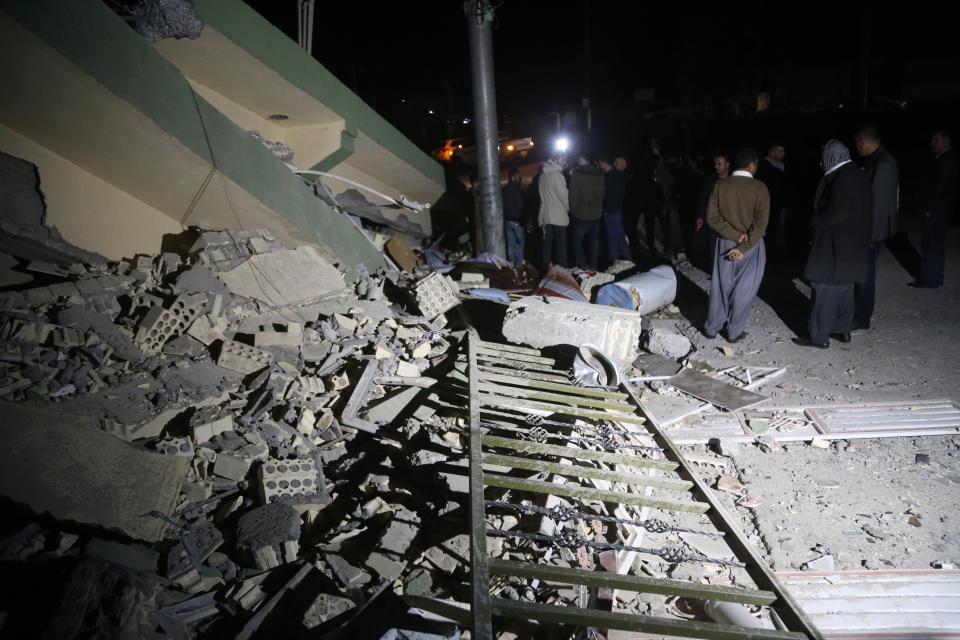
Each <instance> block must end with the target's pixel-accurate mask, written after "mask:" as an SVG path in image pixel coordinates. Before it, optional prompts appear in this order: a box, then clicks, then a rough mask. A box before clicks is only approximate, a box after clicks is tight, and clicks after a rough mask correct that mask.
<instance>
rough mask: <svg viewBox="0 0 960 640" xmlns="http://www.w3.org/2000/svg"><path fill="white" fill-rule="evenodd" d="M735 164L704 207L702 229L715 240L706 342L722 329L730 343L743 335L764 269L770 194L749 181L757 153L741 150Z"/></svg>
mask: <svg viewBox="0 0 960 640" xmlns="http://www.w3.org/2000/svg"><path fill="white" fill-rule="evenodd" d="M734 160H735V163H734V166H735V167H736V171H734V172H733V175H732V176H730V177H729V178H727V179H726V180H721V181H719V182H717V184H716V186H714V188H713V193H711V194H710V202H709V203H708V204H707V224H709V225H710V228H711V229H713V230H714V231H715V232H716V233H717V236H719V237H718V238H717V240H716V244H715V245H714V248H713V278H712V280H711V282H710V310H709V312H708V314H707V322H706V324H705V325H704V326H703V333H704V335H705V336H707V337H708V338H715V337H716V335H717V333H719V332H720V330H721V329H723V327H724V326H726V328H727V332H726V339H727V342H730V343H734V342H740V340H742V339H743V337H744V336H745V335H746V331H745V329H746V326H747V316H748V315H749V314H750V307H751V306H752V305H753V299H754V298H755V297H756V295H757V291H758V290H759V289H760V281H761V280H763V270H764V267H765V266H766V264H767V252H766V247H764V244H763V234H764V233H765V232H766V230H767V222H768V221H769V219H770V194H769V193H768V192H767V187H766V186H765V185H764V184H763V183H762V182H760V181H759V180H754V178H753V176H754V174H756V172H757V162H758V158H757V152H756V150H749V149H747V150H742V151H740V152H738V153H736V154H735V156H734Z"/></svg>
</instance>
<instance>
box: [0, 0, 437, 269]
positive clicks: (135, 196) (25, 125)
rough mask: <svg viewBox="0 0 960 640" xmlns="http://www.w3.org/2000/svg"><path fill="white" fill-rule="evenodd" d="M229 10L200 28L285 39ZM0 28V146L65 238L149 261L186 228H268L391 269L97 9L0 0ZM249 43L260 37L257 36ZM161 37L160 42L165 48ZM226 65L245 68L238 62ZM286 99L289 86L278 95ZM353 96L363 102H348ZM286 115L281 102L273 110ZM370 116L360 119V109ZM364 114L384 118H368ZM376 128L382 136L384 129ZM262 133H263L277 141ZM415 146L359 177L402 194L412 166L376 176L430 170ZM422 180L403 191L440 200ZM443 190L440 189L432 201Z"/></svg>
mask: <svg viewBox="0 0 960 640" xmlns="http://www.w3.org/2000/svg"><path fill="white" fill-rule="evenodd" d="M210 4H213V3H210ZM227 4H228V5H230V6H229V7H227V8H223V9H222V13H223V14H224V15H219V13H218V12H220V11H221V10H220V9H217V10H216V11H214V10H213V8H211V7H208V6H206V5H205V4H203V3H199V4H198V10H200V11H201V12H202V13H203V14H204V15H203V18H204V21H205V22H207V23H208V27H206V28H205V29H204V32H203V33H205V34H207V35H208V36H209V37H210V38H211V39H214V40H216V39H217V38H218V36H217V35H216V29H217V24H218V20H226V17H225V16H226V15H227V14H230V13H231V12H232V11H234V10H235V9H236V10H237V11H238V12H239V13H241V14H243V16H244V18H243V21H242V24H235V25H233V26H232V27H231V28H232V31H231V37H237V36H236V32H237V30H240V31H242V30H243V29H244V28H250V29H259V30H261V31H264V32H266V33H268V34H272V35H271V37H272V38H273V39H274V40H276V39H278V38H280V37H282V34H280V33H279V32H275V30H273V28H272V27H270V26H269V25H268V24H266V23H265V22H263V21H262V20H259V18H257V16H256V15H255V14H252V15H251V14H250V12H249V9H247V8H246V7H245V6H243V5H242V4H241V3H232V2H230V3H227ZM234 5H237V6H234ZM207 14H211V15H207ZM0 31H2V32H3V33H4V34H5V35H4V38H2V39H0V60H2V62H0V67H2V71H3V74H4V78H5V83H4V84H5V87H6V89H7V90H6V91H4V92H3V95H2V96H0V149H2V150H3V151H5V152H6V153H9V154H11V155H13V156H15V157H17V158H22V159H24V160H28V161H30V162H32V163H34V164H35V165H37V167H38V172H39V174H40V179H41V189H42V191H43V196H44V199H45V204H46V207H47V220H46V222H47V223H48V224H49V225H52V226H56V227H57V228H58V229H59V230H60V232H61V233H62V234H63V236H64V238H65V239H66V240H67V241H68V242H71V243H73V244H74V245H76V246H78V247H81V248H83V249H86V250H89V251H95V252H97V253H100V254H102V255H104V256H107V257H108V258H113V259H116V258H121V257H128V256H133V255H135V254H138V253H156V252H157V251H158V250H159V249H160V243H161V241H162V238H163V236H164V235H166V234H177V233H180V231H181V230H182V229H184V228H185V227H187V226H201V227H206V228H234V229H236V228H240V229H244V228H262V229H267V230H269V231H270V232H271V234H272V235H273V236H274V237H276V238H277V239H278V240H280V241H281V242H283V243H284V244H285V245H287V246H291V247H293V246H297V245H301V244H313V245H315V246H317V247H319V248H321V249H322V250H323V251H324V252H325V253H326V254H327V255H328V256H329V257H331V258H333V259H335V260H336V261H337V262H339V263H340V264H341V265H342V266H343V267H345V268H351V267H355V266H358V265H361V264H362V265H364V266H365V267H366V268H367V269H368V270H369V271H370V272H373V271H375V270H377V269H380V268H389V265H388V264H387V263H386V261H385V260H384V257H383V255H382V254H381V252H380V251H378V250H377V248H376V246H375V245H374V244H373V243H372V242H371V241H370V240H369V239H368V238H367V237H366V236H365V234H364V233H362V232H361V231H360V229H359V228H358V225H357V224H356V223H355V222H354V221H351V220H350V219H349V218H348V217H347V216H344V215H343V214H342V213H340V212H338V211H336V210H335V209H333V208H332V207H330V206H329V205H328V204H326V203H324V202H323V201H322V200H321V199H319V198H317V197H316V195H315V193H314V190H313V188H312V187H311V185H309V184H306V183H305V182H304V179H303V178H301V177H300V176H298V175H296V174H294V173H293V172H292V171H291V169H290V168H289V167H288V166H286V165H285V164H284V162H283V161H282V160H280V159H279V158H277V157H276V156H275V155H274V154H273V153H271V150H270V149H269V148H267V147H266V146H264V145H263V144H261V142H260V141H259V140H257V139H256V138H255V137H253V136H251V135H250V134H249V130H250V129H251V128H252V127H250V126H248V124H247V123H245V122H239V121H238V119H237V118H236V117H235V114H234V113H233V112H231V113H228V114H225V113H224V112H223V111H222V110H221V107H222V108H224V109H226V106H225V104H226V103H224V102H223V100H221V99H220V98H219V97H218V95H220V94H218V93H217V92H215V91H212V90H211V91H207V90H206V89H204V88H203V86H201V84H202V83H196V84H194V86H191V84H192V81H191V80H188V78H186V77H184V72H182V71H181V70H180V69H178V68H177V67H176V66H174V65H173V64H171V63H170V61H168V60H167V59H165V58H164V56H162V55H158V52H157V50H155V49H154V48H153V47H152V46H151V44H150V43H149V42H147V41H146V40H145V39H144V38H143V37H141V36H140V35H138V34H137V33H136V32H135V31H134V30H132V29H130V28H129V27H128V26H127V25H126V24H125V23H124V20H123V19H122V18H121V17H119V16H117V15H116V14H115V13H114V12H113V11H111V9H110V8H109V7H108V6H106V5H105V4H103V3H101V2H96V1H94V0H82V1H80V2H72V3H57V2H27V1H25V0H0ZM248 35H249V37H251V38H253V39H254V40H255V39H257V38H259V37H261V36H262V35H263V33H259V32H257V33H253V34H248ZM219 38H221V39H224V40H225V37H224V36H219ZM201 40H202V38H201V39H198V40H196V41H193V40H191V41H190V42H193V43H200V42H201ZM163 42H166V41H162V42H161V43H158V44H157V45H155V46H157V48H158V49H162V48H163V44H162V43H163ZM271 42H272V40H271ZM276 44H277V43H276V42H273V44H272V45H271V46H275V45H276ZM287 44H289V45H290V47H293V48H294V49H296V45H295V44H293V43H290V42H288V43H287ZM204 46H205V45H204ZM207 53H208V52H207V50H206V49H197V50H192V51H191V52H185V51H181V52H180V53H179V54H178V55H177V56H174V57H175V58H176V59H177V61H179V62H182V61H184V60H189V59H190V55H194V56H197V57H202V56H204V55H207ZM221 53H222V52H221ZM288 53H289V52H288ZM301 53H303V52H301ZM218 55H220V53H217V54H214V57H216V56H218ZM303 55H304V56H306V54H305V53H303ZM229 59H230V60H231V61H233V62H235V63H238V62H240V61H239V60H238V59H237V57H236V56H232V57H230V58H229ZM309 62H310V63H312V64H313V65H315V66H316V67H318V68H320V69H322V67H320V66H319V65H317V64H316V63H315V62H314V61H312V60H309ZM279 63H286V61H280V62H279ZM301 63H303V61H301ZM258 69H259V71H263V70H264V69H266V67H264V66H263V65H260V66H259V67H258ZM237 71H239V72H240V73H241V74H243V73H249V74H250V76H249V78H248V79H249V80H250V83H251V84H250V86H249V87H248V88H247V90H248V91H249V92H250V93H251V94H253V93H256V92H257V91H260V92H261V94H262V95H263V96H268V95H270V94H271V93H273V92H275V90H276V89H277V87H276V86H274V85H272V84H269V83H264V82H261V80H262V78H261V77H259V76H258V75H257V73H259V71H258V70H257V69H254V68H253V67H245V68H243V69H238V70H237ZM270 73H272V74H273V76H275V77H277V78H279V77H280V76H279V74H278V73H276V72H274V71H270ZM324 73H326V72H325V71H324ZM326 75H327V76H329V74H328V73H326ZM220 88H221V89H223V87H220ZM321 89H322V90H330V91H346V89H345V88H342V87H340V88H339V89H338V88H337V87H332V86H325V87H321V88H320V89H317V91H320V90H321ZM347 93H349V92H347ZM290 94H292V90H291V91H288V92H286V93H281V94H278V95H281V96H288V95H290ZM304 95H305V94H304ZM301 97H302V96H301ZM349 98H350V99H352V100H354V101H356V102H358V103H359V104H361V105H362V103H361V102H360V101H359V99H357V98H356V97H355V96H352V94H351V95H350V96H349ZM338 99H340V100H345V99H346V98H343V97H342V96H341V97H340V98H338ZM310 101H311V102H310V105H311V108H315V109H317V110H316V113H321V112H323V111H322V110H319V107H317V105H318V104H319V102H318V101H317V99H316V97H315V96H313V97H311V98H310ZM340 106H341V108H343V105H340ZM363 107H364V109H366V111H370V110H369V108H368V107H366V105H363ZM265 108H266V106H265ZM281 108H283V109H287V108H288V105H287V104H285V103H284V104H281V105H280V106H278V107H277V109H281ZM270 109H273V107H270ZM364 109H359V108H357V109H356V111H357V112H358V113H360V112H363V113H366V111H364ZM227 110H228V111H230V109H227ZM288 110H289V111H290V112H291V113H293V114H294V115H295V114H296V113H298V112H297V111H296V110H294V109H293V108H289V109H288ZM328 111H329V114H333V113H334V112H333V111H332V110H328ZM324 113H326V112H324ZM371 114H372V115H371ZM337 117H340V116H337ZM363 117H366V118H367V119H371V121H372V119H373V118H374V117H377V118H378V116H376V114H373V112H372V111H370V114H367V115H365V116H363ZM341 119H343V118H341ZM344 121H345V120H344ZM344 126H345V127H347V128H350V127H349V126H348V125H344ZM377 127H380V129H382V130H387V129H389V131H388V132H387V133H383V131H381V132H380V134H378V133H377V132H376V130H377ZM308 128H310V127H308ZM345 130H346V129H345ZM352 130H353V131H355V132H357V136H360V133H359V132H360V131H368V132H373V133H372V135H380V137H383V138H384V139H388V138H389V139H391V140H393V143H396V140H395V139H396V138H399V139H400V140H402V142H403V143H405V144H406V145H409V146H410V147H412V145H410V143H409V142H408V141H406V140H405V139H403V138H402V136H400V134H399V133H398V132H396V131H395V130H393V129H392V128H390V127H389V125H387V124H386V123H385V122H382V121H380V122H378V123H377V125H376V126H372V127H367V128H366V129H363V128H357V127H353V128H352ZM311 132H313V133H315V132H316V131H315V129H313V128H311ZM264 134H265V137H267V138H270V137H271V135H272V132H269V131H264ZM381 134H382V135H381ZM339 135H340V134H339V133H338V134H337V136H338V137H339ZM364 135H366V137H368V138H369V137H370V135H371V134H370V133H367V134H364ZM274 139H277V138H274ZM284 140H285V137H283V136H281V137H279V141H281V142H283V141H284ZM371 140H372V138H371ZM290 142H291V145H292V146H293V147H294V149H295V150H298V151H302V149H297V147H298V146H301V147H302V145H300V144H299V143H296V144H293V141H292V139H291V141H290ZM397 144H400V143H397ZM400 146H403V144H400ZM338 148H339V147H338ZM398 148H399V147H398ZM409 151H410V150H409V149H405V150H403V151H402V152H398V153H396V154H394V153H390V154H387V155H384V156H383V158H381V160H382V162H383V164H382V165H376V166H375V164H376V163H373V164H370V165H369V166H367V165H364V166H365V167H366V171H365V172H363V175H360V174H357V175H356V176H355V177H358V178H360V179H364V180H369V181H370V182H372V183H374V185H376V186H382V187H383V188H385V189H387V191H390V192H391V193H398V194H399V190H398V188H397V185H399V184H401V182H402V181H403V180H406V179H408V178H409V176H407V175H406V174H405V173H404V172H405V171H407V169H406V168H405V169H403V170H399V169H396V168H390V169H384V171H383V172H382V175H381V174H378V173H377V171H379V170H380V169H382V168H383V167H384V166H387V165H389V164H390V163H391V162H392V163H399V164H403V165H404V167H408V166H410V165H413V164H416V165H418V166H420V165H424V163H431V162H432V161H430V160H429V158H426V156H422V154H421V156H422V157H417V156H415V155H413V154H412V153H410V152H409ZM418 153H419V152H418ZM341 155H343V154H342V153H341ZM375 155H376V154H374V156H375ZM374 156H370V157H371V158H373V157H374ZM305 157H307V158H309V154H305ZM359 157H360V156H358V158H359ZM372 162H373V161H372V160H371V163H372ZM427 166H428V165H427ZM378 167H379V168H378ZM421 169H422V170H424V171H428V172H429V171H430V169H423V167H421ZM338 170H339V168H338ZM397 171H400V173H401V174H403V175H400V176H399V177H398V178H397V182H395V183H393V184H392V185H391V184H389V182H390V180H392V179H393V178H390V177H389V176H390V175H392V173H391V172H394V173H395V172H397ZM418 171H419V170H418ZM436 171H437V172H438V173H439V166H437V168H436ZM414 173H417V172H414ZM418 175H421V174H419V173H418ZM422 180H425V181H426V182H427V183H429V185H438V184H439V177H438V176H437V180H436V181H435V180H434V179H433V177H431V178H423V179H422ZM415 182H416V181H415V180H414V183H415ZM412 184H413V183H412ZM429 185H428V188H425V189H417V190H414V191H411V192H410V194H411V196H412V197H420V198H422V199H424V200H426V201H431V200H430V199H431V198H433V197H434V191H431V189H430V188H429ZM439 191H440V187H439V186H436V189H435V195H436V196H439ZM433 199H435V198H433Z"/></svg>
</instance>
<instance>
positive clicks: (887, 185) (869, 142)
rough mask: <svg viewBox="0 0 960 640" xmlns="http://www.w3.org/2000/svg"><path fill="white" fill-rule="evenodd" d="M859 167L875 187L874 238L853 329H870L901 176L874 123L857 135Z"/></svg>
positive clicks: (858, 289)
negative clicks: (879, 259)
mask: <svg viewBox="0 0 960 640" xmlns="http://www.w3.org/2000/svg"><path fill="white" fill-rule="evenodd" d="M853 139H854V142H855V143H856V146H857V154H859V156H860V166H861V168H862V169H863V170H864V171H865V172H866V174H867V177H868V178H870V184H871V186H872V188H873V237H872V238H871V242H870V256H869V258H868V261H867V279H866V280H865V281H864V282H862V283H857V285H856V286H855V287H854V312H853V330H854V331H858V330H864V329H869V328H870V320H871V318H872V317H873V306H874V300H875V299H876V283H877V256H879V255H880V249H882V248H883V243H884V241H886V240H887V238H889V237H890V236H892V235H894V234H895V233H897V210H898V209H899V208H900V178H899V175H898V171H897V161H896V160H895V159H894V157H893V155H892V154H891V153H890V152H889V151H887V150H886V149H885V148H884V147H883V146H881V144H880V134H879V133H878V132H877V129H876V128H875V127H873V126H872V125H866V126H864V127H861V128H860V130H859V131H858V132H857V133H856V135H855V136H854V138H853Z"/></svg>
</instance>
